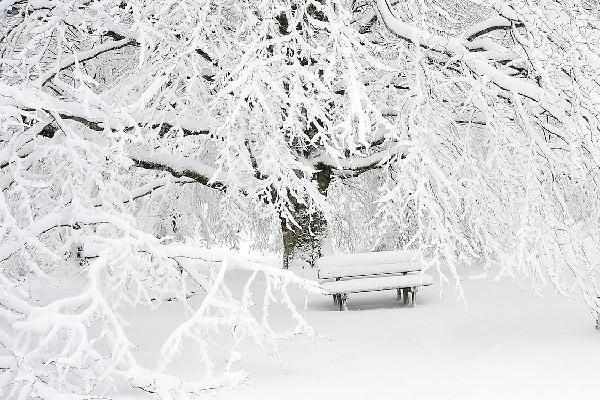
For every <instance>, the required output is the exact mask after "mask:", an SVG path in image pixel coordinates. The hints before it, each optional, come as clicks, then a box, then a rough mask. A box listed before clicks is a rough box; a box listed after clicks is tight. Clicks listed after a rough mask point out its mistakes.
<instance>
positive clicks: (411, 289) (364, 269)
mask: <svg viewBox="0 0 600 400" xmlns="http://www.w3.org/2000/svg"><path fill="white" fill-rule="evenodd" d="M386 253H388V254H386V256H388V257H387V258H388V259H389V258H390V257H393V256H394V255H396V254H398V255H402V254H404V253H409V252H386ZM370 254H373V255H376V254H377V253H358V254H357V255H356V256H357V259H358V258H361V259H362V260H363V261H358V262H361V264H360V270H359V272H360V273H358V274H355V273H352V272H350V271H351V270H352V267H342V268H340V267H339V266H333V267H331V266H329V265H328V262H327V259H332V258H331V257H323V258H321V259H319V260H318V261H317V267H318V268H319V270H318V271H319V280H320V283H321V284H322V285H323V286H324V287H326V286H327V284H328V283H332V282H342V281H352V282H357V281H360V282H361V283H362V282H367V283H368V279H371V278H384V279H385V278H386V277H394V280H395V281H396V284H391V285H389V286H385V285H383V286H381V287H371V288H368V287H366V288H362V289H353V290H344V291H341V290H340V291H339V292H338V291H337V290H336V291H332V290H329V294H330V295H331V296H332V297H333V303H334V304H335V306H336V308H338V309H339V310H340V311H343V310H347V307H346V302H347V300H348V295H349V294H350V293H366V292H375V291H382V290H394V289H395V290H396V294H397V300H399V301H400V300H403V301H404V305H407V306H409V307H414V305H415V304H416V297H417V293H418V290H419V287H421V286H429V285H431V284H433V280H432V278H431V277H430V276H428V275H422V274H420V272H422V269H423V268H422V266H421V259H420V257H419V258H418V260H415V261H410V262H406V263H405V264H406V265H403V266H402V267H401V266H400V265H399V264H398V263H377V262H373V263H369V261H366V260H364V259H365V255H370ZM410 254H415V252H411V253H410ZM352 256H353V255H343V256H342V257H344V259H346V260H348V261H349V262H350V263H356V262H357V261H354V260H353V257H352ZM342 262H343V261H342ZM338 263H339V262H338ZM371 266H372V267H374V268H373V269H374V272H373V273H368V270H369V269H370V267H371ZM386 266H388V267H387V269H386ZM336 269H338V270H339V272H335V270H336ZM332 270H333V271H332ZM343 270H345V271H346V272H342V271H343ZM323 275H324V276H323ZM405 276H406V277H407V278H408V279H406V282H405V283H406V284H403V283H402V281H403V280H404V279H402V278H401V279H398V277H405ZM378 282H379V283H381V282H382V280H381V279H378Z"/></svg>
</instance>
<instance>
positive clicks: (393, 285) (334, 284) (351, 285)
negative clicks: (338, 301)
mask: <svg viewBox="0 0 600 400" xmlns="http://www.w3.org/2000/svg"><path fill="white" fill-rule="evenodd" d="M429 285H433V278H432V277H431V276H430V275H426V274H413V275H396V276H376V277H369V278H361V279H347V280H343V281H330V282H323V283H321V286H323V287H324V288H325V289H326V290H327V291H328V292H329V294H337V293H361V292H376V291H379V290H390V289H399V288H408V287H417V286H429Z"/></svg>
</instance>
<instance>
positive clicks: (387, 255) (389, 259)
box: [317, 250, 423, 279]
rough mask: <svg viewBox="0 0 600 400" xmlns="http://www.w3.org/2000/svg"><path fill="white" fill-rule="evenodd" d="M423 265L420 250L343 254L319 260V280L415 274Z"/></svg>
mask: <svg viewBox="0 0 600 400" xmlns="http://www.w3.org/2000/svg"><path fill="white" fill-rule="evenodd" d="M422 264H423V262H422V256H421V252H420V251H418V250H397V251H379V252H372V253H356V254H341V255H334V256H325V257H321V258H319V259H318V260H317V268H318V272H319V279H335V278H350V277H355V276H369V275H385V274H399V273H402V272H414V271H420V270H421V269H422Z"/></svg>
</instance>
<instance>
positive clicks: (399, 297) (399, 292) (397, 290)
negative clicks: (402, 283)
mask: <svg viewBox="0 0 600 400" xmlns="http://www.w3.org/2000/svg"><path fill="white" fill-rule="evenodd" d="M396 292H398V298H397V299H396V300H398V301H400V300H401V299H402V289H396Z"/></svg>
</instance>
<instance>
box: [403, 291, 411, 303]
mask: <svg viewBox="0 0 600 400" xmlns="http://www.w3.org/2000/svg"><path fill="white" fill-rule="evenodd" d="M409 292H410V288H403V289H402V298H403V299H404V305H405V306H406V305H408V299H409Z"/></svg>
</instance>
